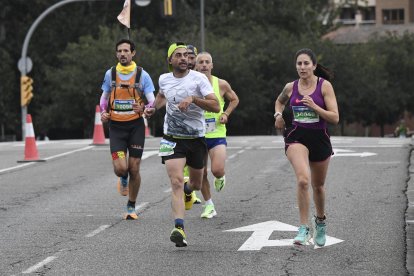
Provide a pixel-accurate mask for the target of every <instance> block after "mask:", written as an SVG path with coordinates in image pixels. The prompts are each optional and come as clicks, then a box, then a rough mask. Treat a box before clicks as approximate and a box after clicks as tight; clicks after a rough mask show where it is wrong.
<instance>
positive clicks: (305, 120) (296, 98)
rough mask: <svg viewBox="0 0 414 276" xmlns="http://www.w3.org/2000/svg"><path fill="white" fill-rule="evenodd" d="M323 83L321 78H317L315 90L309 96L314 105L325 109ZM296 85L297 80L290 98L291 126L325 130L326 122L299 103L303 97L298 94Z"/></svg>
mask: <svg viewBox="0 0 414 276" xmlns="http://www.w3.org/2000/svg"><path fill="white" fill-rule="evenodd" d="M323 81H324V79H323V78H318V84H317V85H316V89H315V91H313V92H312V94H310V95H309V96H310V97H311V98H312V99H313V101H314V102H315V104H317V105H318V106H320V107H321V108H323V109H326V105H325V101H324V99H323V96H322V83H323ZM298 83H299V80H295V82H294V83H293V91H292V95H291V96H290V108H292V112H293V121H292V124H293V125H295V126H300V127H304V128H312V129H325V128H326V121H325V120H324V119H322V118H321V117H320V116H319V115H318V113H316V112H315V111H314V110H313V109H311V108H309V107H307V106H305V105H304V104H303V103H302V102H300V101H301V100H302V98H303V95H301V94H300V93H299V89H298Z"/></svg>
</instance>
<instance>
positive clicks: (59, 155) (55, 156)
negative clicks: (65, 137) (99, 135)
mask: <svg viewBox="0 0 414 276" xmlns="http://www.w3.org/2000/svg"><path fill="white" fill-rule="evenodd" d="M93 147H95V146H87V147H84V148H80V149H76V150H72V151H68V152H64V153H61V154H57V155H53V156H49V157H47V158H43V159H44V160H52V159H55V158H58V157H61V156H65V155H69V154H72V153H75V152H79V151H84V150H88V149H91V148H93Z"/></svg>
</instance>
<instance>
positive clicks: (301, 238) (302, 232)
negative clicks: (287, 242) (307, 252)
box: [293, 225, 311, 245]
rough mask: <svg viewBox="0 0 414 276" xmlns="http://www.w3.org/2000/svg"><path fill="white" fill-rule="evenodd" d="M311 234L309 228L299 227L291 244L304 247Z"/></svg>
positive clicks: (305, 226)
mask: <svg viewBox="0 0 414 276" xmlns="http://www.w3.org/2000/svg"><path fill="white" fill-rule="evenodd" d="M310 238H311V234H310V232H309V227H308V226H307V225H301V226H299V232H298V235H297V236H296V237H295V238H294V239H293V243H294V244H297V245H306V243H307V242H308V241H309V240H310Z"/></svg>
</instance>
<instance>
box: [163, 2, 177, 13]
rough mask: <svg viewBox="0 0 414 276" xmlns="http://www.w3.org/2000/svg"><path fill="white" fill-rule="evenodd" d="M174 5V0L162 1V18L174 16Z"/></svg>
mask: <svg viewBox="0 0 414 276" xmlns="http://www.w3.org/2000/svg"><path fill="white" fill-rule="evenodd" d="M174 6H175V3H174V0H164V5H163V9H162V11H163V12H162V14H163V16H164V17H172V16H173V15H174V10H175V8H174Z"/></svg>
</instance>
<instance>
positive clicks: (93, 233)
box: [85, 225, 111, 238]
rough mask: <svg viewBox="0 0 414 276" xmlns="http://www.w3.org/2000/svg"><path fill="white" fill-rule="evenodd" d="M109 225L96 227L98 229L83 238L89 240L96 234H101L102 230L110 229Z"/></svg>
mask: <svg viewBox="0 0 414 276" xmlns="http://www.w3.org/2000/svg"><path fill="white" fill-rule="evenodd" d="M110 226H111V225H101V226H99V227H98V229H95V230H93V231H92V232H90V233H89V234H87V235H86V236H85V237H87V238H91V237H93V236H95V235H97V234H99V233H100V232H102V231H103V230H105V229H106V228H108V227H110Z"/></svg>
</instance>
